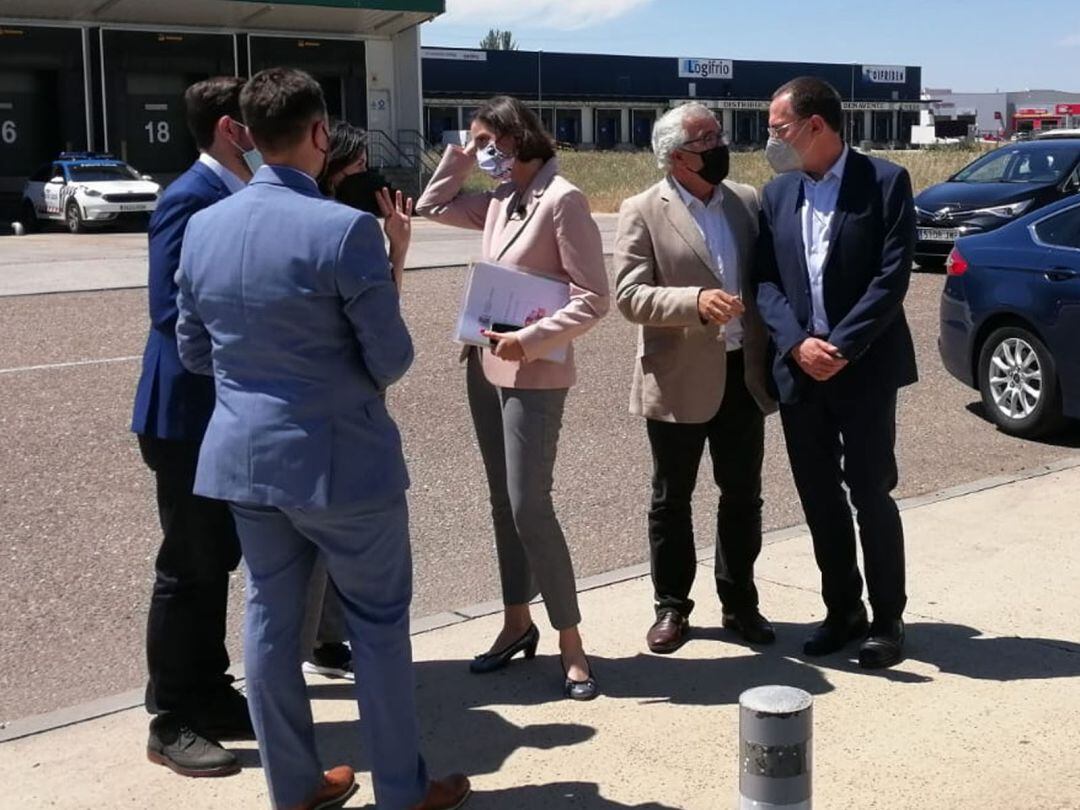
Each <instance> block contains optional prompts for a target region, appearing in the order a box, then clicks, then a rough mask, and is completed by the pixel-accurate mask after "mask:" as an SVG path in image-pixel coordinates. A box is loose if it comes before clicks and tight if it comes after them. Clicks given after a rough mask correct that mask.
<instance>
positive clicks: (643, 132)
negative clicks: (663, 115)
mask: <svg viewBox="0 0 1080 810" xmlns="http://www.w3.org/2000/svg"><path fill="white" fill-rule="evenodd" d="M633 119H634V124H633V126H634V146H637V147H639V148H641V149H648V148H649V147H650V146H651V145H652V129H653V124H655V123H656V111H655V110H634V111H633Z"/></svg>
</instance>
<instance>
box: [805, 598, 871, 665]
mask: <svg viewBox="0 0 1080 810" xmlns="http://www.w3.org/2000/svg"><path fill="white" fill-rule="evenodd" d="M869 629H870V623H869V621H867V618H866V608H864V607H863V606H862V605H860V606H859V609H858V610H856V611H855V612H854V613H849V614H848V615H847V616H842V617H839V618H834V617H832V616H827V617H825V621H823V622H822V623H821V624H820V625H818V627H817V629H816V630H814V632H813V633H811V634H810V638H808V639H807V640H806V643H805V644H803V652H804V653H805V654H806V655H811V656H817V655H831V654H832V653H834V652H838V651H839V650H842V649H844V647H846V646H847V645H848V643H849V642H852V641H855V640H856V639H861V638H865V637H866V632H867V630H869Z"/></svg>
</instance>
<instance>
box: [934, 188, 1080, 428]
mask: <svg viewBox="0 0 1080 810" xmlns="http://www.w3.org/2000/svg"><path fill="white" fill-rule="evenodd" d="M946 270H947V273H948V275H947V277H946V281H945V289H944V290H943V291H942V294H941V335H940V337H939V338H938V348H939V350H940V352H941V359H942V361H943V362H944V363H945V368H946V369H948V371H949V373H951V374H952V375H953V376H954V377H956V378H957V379H959V380H961V381H962V382H964V383H967V384H968V385H970V386H971V387H973V388H977V389H979V391H980V392H981V393H982V399H983V404H984V405H985V406H986V411H987V413H988V414H989V416H990V418H992V419H993V420H994V421H995V422H996V423H997V424H998V425H999V426H1000V427H1001V429H1002V430H1004V431H1005V432H1006V433H1011V434H1013V435H1015V436H1023V437H1027V438H1030V437H1033V436H1039V435H1042V434H1044V433H1047V432H1050V431H1052V430H1054V429H1055V428H1058V427H1060V426H1061V425H1062V423H1063V422H1064V420H1065V418H1066V417H1071V418H1080V197H1072V198H1069V199H1065V200H1060V201H1058V202H1057V203H1054V204H1052V205H1049V206H1047V207H1045V208H1042V209H1039V210H1038V211H1033V212H1032V213H1030V214H1027V215H1026V216H1023V217H1021V218H1019V219H1016V220H1014V221H1013V222H1011V223H1009V224H1008V225H1005V226H1003V227H1001V228H998V229H997V230H994V231H991V232H990V233H985V234H979V235H977V236H966V237H962V238H961V239H959V240H958V241H957V243H956V246H955V247H954V248H953V251H952V253H951V254H949V258H948V261H947V262H946Z"/></svg>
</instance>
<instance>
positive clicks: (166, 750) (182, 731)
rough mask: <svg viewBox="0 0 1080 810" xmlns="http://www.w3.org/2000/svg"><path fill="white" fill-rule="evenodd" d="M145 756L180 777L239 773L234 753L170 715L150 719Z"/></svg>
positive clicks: (238, 764)
mask: <svg viewBox="0 0 1080 810" xmlns="http://www.w3.org/2000/svg"><path fill="white" fill-rule="evenodd" d="M146 758H147V759H149V760H150V761H151V762H154V763H157V764H158V765H164V766H165V767H166V768H172V770H174V771H176V772H177V773H178V774H181V775H182V776H229V775H231V774H234V773H239V772H240V763H239V762H238V761H237V759H236V755H235V754H233V753H232V752H231V751H226V750H225V749H224V748H222V747H221V746H220V745H219V744H218V743H217V741H216V740H211V739H209V738H207V737H204V736H202V735H201V734H200V733H198V732H197V731H195V730H193V729H192V728H191V727H190V726H189V725H188V724H187V723H186V722H184V721H183V720H180V719H179V718H177V717H175V716H174V715H171V714H159V715H157V716H156V717H155V718H154V719H153V720H151V721H150V740H149V742H147V744H146Z"/></svg>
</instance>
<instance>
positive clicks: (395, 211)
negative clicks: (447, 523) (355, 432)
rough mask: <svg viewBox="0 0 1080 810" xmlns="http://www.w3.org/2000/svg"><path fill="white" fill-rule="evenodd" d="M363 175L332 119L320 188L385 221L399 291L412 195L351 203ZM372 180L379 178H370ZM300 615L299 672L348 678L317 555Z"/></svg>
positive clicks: (352, 131) (340, 628)
mask: <svg viewBox="0 0 1080 810" xmlns="http://www.w3.org/2000/svg"><path fill="white" fill-rule="evenodd" d="M367 173H368V171H367V133H366V132H364V130H362V129H361V128H360V127H357V126H354V125H352V124H350V123H348V122H347V121H335V122H334V123H333V124H332V125H331V127H330V152H329V156H328V160H327V163H326V169H325V171H323V174H322V177H320V178H319V188H320V190H321V191H322V192H323V194H325V195H326V196H327V197H334V198H335V199H337V200H338V201H339V202H341V203H344V204H345V205H349V206H351V207H353V208H357V209H359V210H361V211H367V212H368V213H369V214H374V215H375V216H378V217H381V218H382V219H383V220H385V226H384V228H385V232H386V235H387V237H388V239H389V243H390V249H389V253H388V255H389V258H390V264H391V267H392V271H393V277H394V283H395V284H396V285H397V288H398V290H399V291H400V290H401V283H402V278H403V276H404V272H405V255H406V253H407V252H408V249H409V242H410V240H411V239H412V225H411V218H412V207H413V201H412V198H411V197H410V198H408V199H403V197H402V194H401V192H400V191H397V192H394V193H391V191H390V189H389V187H387V186H386V185H385V183H383V184H382V185H378V186H374V187H373V188H371V190H370V192H369V194H367V195H365V202H366V203H368V204H365V205H358V204H356V202H355V201H354V200H353V199H350V198H349V196H348V192H347V188H348V186H349V184H350V182H351V181H352V180H356V179H360V177H361V176H362V175H365V174H367ZM372 179H373V180H381V179H382V177H381V176H379V175H375V177H374V178H372ZM367 198H370V199H369V200H368V199H367ZM305 613H306V616H305V620H304V638H303V644H304V649H306V650H310V654H309V655H307V656H306V657H305V660H304V662H303V665H302V668H303V671H304V672H307V673H311V674H317V675H323V676H325V677H328V678H348V679H349V680H353V677H354V673H353V666H352V651H351V650H350V649H349V646H348V645H347V644H346V643H345V639H346V637H347V635H348V634H347V632H346V627H345V613H344V610H343V609H342V607H341V601H340V598H339V597H338V594H337V591H336V589H335V588H334V587H333V585H331V584H330V583H329V582H328V579H327V573H326V564H325V561H324V560H323V559H322V558H321V557H320V558H319V560H318V562H317V563H316V565H315V568H314V570H313V571H312V575H311V583H310V585H309V587H308V596H307V605H306V608H305Z"/></svg>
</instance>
